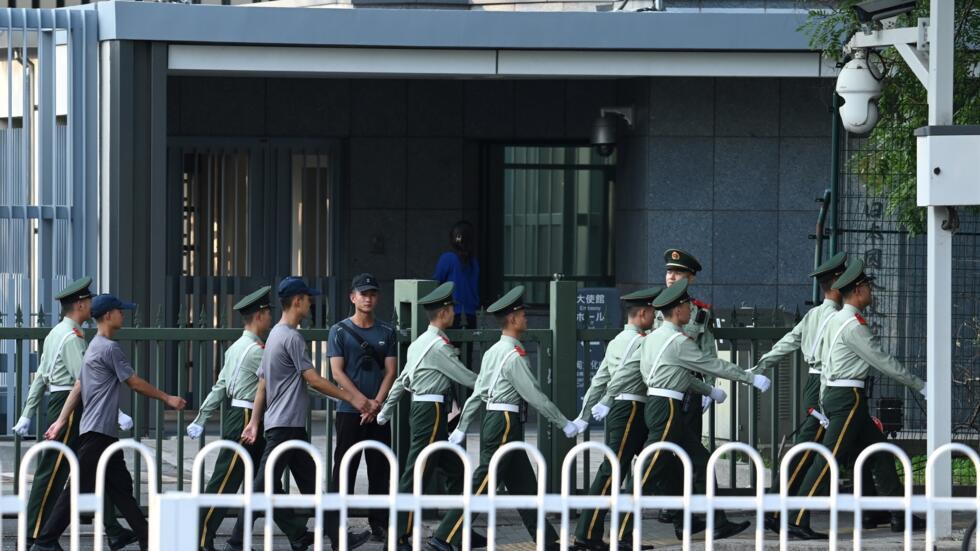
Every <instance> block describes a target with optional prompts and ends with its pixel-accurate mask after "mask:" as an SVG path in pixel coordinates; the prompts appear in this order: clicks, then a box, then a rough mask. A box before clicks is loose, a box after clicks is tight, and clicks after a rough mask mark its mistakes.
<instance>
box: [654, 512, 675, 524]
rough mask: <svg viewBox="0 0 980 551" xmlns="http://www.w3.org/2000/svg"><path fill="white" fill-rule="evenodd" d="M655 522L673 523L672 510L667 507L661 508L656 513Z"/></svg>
mask: <svg viewBox="0 0 980 551" xmlns="http://www.w3.org/2000/svg"><path fill="white" fill-rule="evenodd" d="M657 522H659V523H660V524H673V523H674V511H670V510H668V509H661V510H660V512H659V513H657Z"/></svg>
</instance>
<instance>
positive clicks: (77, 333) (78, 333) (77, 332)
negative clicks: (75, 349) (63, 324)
mask: <svg viewBox="0 0 980 551" xmlns="http://www.w3.org/2000/svg"><path fill="white" fill-rule="evenodd" d="M71 332H72V333H74V334H75V336H76V337H78V338H80V339H84V338H85V334H84V333H82V330H81V329H79V328H77V327H72V329H71Z"/></svg>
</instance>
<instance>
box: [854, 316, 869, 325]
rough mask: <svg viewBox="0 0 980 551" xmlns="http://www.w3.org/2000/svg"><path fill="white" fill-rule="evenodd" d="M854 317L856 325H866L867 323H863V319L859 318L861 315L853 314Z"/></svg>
mask: <svg viewBox="0 0 980 551" xmlns="http://www.w3.org/2000/svg"><path fill="white" fill-rule="evenodd" d="M854 317H855V318H857V320H858V323H860V324H861V325H867V324H868V322H866V321H864V318H862V317H861V314H854Z"/></svg>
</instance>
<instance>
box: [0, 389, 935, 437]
mask: <svg viewBox="0 0 980 551" xmlns="http://www.w3.org/2000/svg"><path fill="white" fill-rule="evenodd" d="M919 392H921V393H922V397H923V398H928V397H929V381H923V383H922V390H920V391H919ZM23 419H24V418H23V417H21V420H23ZM14 430H17V427H14Z"/></svg>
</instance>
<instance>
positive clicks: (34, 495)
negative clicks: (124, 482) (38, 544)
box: [27, 390, 124, 539]
mask: <svg viewBox="0 0 980 551" xmlns="http://www.w3.org/2000/svg"><path fill="white" fill-rule="evenodd" d="M67 398H68V391H67V390H62V391H58V392H52V393H51V394H49V395H48V413H47V421H48V422H49V423H50V422H53V421H54V420H55V419H57V418H58V416H59V415H61V408H62V406H64V405H65V400H66V399H67ZM81 418H82V407H81V406H79V407H78V409H76V410H75V411H74V412H73V413H71V414H70V415H69V416H68V424H67V425H65V428H63V429H61V432H60V433H58V438H57V441H58V442H61V443H62V444H65V445H67V446H68V447H70V448H72V449H77V448H78V422H79V421H80V420H81ZM38 422H39V423H41V422H42V421H41V418H40V416H39V417H38ZM41 426H47V425H45V424H42V425H41ZM66 482H68V461H67V460H65V457H64V454H63V453H61V452H59V451H56V450H50V451H46V452H44V453H42V454H41V456H40V458H39V459H38V462H37V469H35V470H34V481H33V482H31V493H30V496H29V497H28V498H27V534H28V539H36V538H37V537H38V536H40V534H41V527H42V526H44V522H45V521H46V520H47V519H48V516H49V515H50V514H51V511H52V510H53V509H54V504H55V502H57V501H58V495H60V494H61V492H62V490H64V488H65V483H66ZM103 519H104V524H105V535H106V536H108V537H109V538H110V539H112V538H118V537H120V536H121V535H122V534H123V532H124V529H123V527H122V526H120V525H119V521H117V520H116V509H115V507H111V506H108V504H107V506H106V508H105V516H104V517H103Z"/></svg>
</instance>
